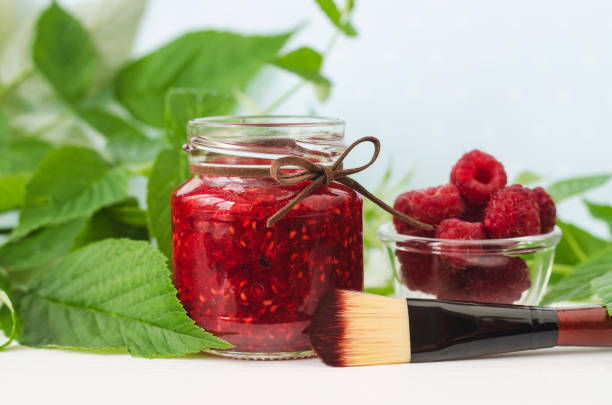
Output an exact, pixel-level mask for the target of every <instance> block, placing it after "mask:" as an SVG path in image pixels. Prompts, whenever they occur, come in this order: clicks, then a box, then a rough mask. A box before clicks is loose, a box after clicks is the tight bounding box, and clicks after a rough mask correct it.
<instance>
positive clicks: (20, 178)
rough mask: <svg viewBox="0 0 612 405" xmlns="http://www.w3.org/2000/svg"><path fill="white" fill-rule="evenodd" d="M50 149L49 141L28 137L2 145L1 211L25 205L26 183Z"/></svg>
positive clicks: (0, 160) (0, 169) (0, 158)
mask: <svg viewBox="0 0 612 405" xmlns="http://www.w3.org/2000/svg"><path fill="white" fill-rule="evenodd" d="M50 150H51V145H49V144H48V143H46V142H42V141H37V140H28V139H23V140H19V141H16V142H11V143H9V144H7V145H6V146H4V147H0V212H2V211H7V210H11V209H14V208H19V207H21V206H22V205H23V203H24V198H25V188H26V184H27V183H28V181H29V179H30V177H31V176H32V173H33V171H34V169H35V168H36V166H37V165H38V163H40V160H42V158H43V157H44V156H45V155H46V154H47V153H48V152H49V151H50Z"/></svg>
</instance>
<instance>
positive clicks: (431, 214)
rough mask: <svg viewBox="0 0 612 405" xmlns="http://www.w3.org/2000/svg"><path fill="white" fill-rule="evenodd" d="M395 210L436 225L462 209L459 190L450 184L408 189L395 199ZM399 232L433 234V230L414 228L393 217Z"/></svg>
mask: <svg viewBox="0 0 612 405" xmlns="http://www.w3.org/2000/svg"><path fill="white" fill-rule="evenodd" d="M394 207H395V209H396V210H398V211H401V212H403V213H404V214H406V215H408V216H410V217H413V218H415V219H417V220H419V221H421V222H424V223H426V224H430V225H437V224H439V223H440V222H441V221H442V220H444V219H447V218H457V217H459V216H460V215H461V214H462V213H463V210H464V205H463V201H462V200H461V195H460V193H459V190H457V188H456V187H455V186H453V185H452V184H445V185H443V186H438V187H430V188H426V189H424V190H414V191H408V192H406V193H403V194H400V195H399V196H398V197H397V198H396V199H395V204H394ZM393 223H394V224H395V229H396V230H397V231H398V232H399V233H403V234H406V235H417V236H433V234H434V231H424V230H421V229H418V228H414V227H412V226H410V225H409V224H407V223H405V222H404V221H402V220H401V219H398V218H393Z"/></svg>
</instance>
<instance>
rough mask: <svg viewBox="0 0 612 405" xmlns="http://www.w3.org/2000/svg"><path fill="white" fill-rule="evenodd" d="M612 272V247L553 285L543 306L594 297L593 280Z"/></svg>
mask: <svg viewBox="0 0 612 405" xmlns="http://www.w3.org/2000/svg"><path fill="white" fill-rule="evenodd" d="M610 271H612V247H609V248H607V249H605V250H604V251H603V252H601V253H599V254H597V255H595V256H594V257H592V258H590V259H589V260H587V261H586V262H584V263H582V264H581V265H579V266H577V267H576V268H575V269H574V271H573V272H572V273H570V274H569V275H568V276H566V277H565V278H563V279H562V280H561V281H559V282H558V283H557V284H555V285H553V286H552V287H551V288H550V289H549V291H548V292H547V293H546V295H545V296H544V299H543V305H547V304H551V303H554V302H560V301H576V300H585V299H588V298H589V297H591V296H592V295H593V291H592V290H591V280H593V279H595V278H597V277H600V276H602V275H604V274H606V273H608V272H610Z"/></svg>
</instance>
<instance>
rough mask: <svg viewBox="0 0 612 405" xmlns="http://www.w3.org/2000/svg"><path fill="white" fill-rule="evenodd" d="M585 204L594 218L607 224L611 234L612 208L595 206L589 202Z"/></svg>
mask: <svg viewBox="0 0 612 405" xmlns="http://www.w3.org/2000/svg"><path fill="white" fill-rule="evenodd" d="M585 204H586V205H587V208H588V209H589V212H590V213H591V215H592V216H593V217H594V218H597V219H599V220H601V221H604V222H605V223H606V224H608V227H609V229H610V232H611V233H612V206H610V205H601V204H595V203H592V202H589V201H585Z"/></svg>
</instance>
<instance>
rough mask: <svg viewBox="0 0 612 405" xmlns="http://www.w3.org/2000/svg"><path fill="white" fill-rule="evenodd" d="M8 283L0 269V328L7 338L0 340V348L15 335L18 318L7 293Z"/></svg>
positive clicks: (9, 342)
mask: <svg viewBox="0 0 612 405" xmlns="http://www.w3.org/2000/svg"><path fill="white" fill-rule="evenodd" d="M8 293H9V283H8V280H7V279H6V277H5V276H4V274H3V273H2V272H1V271H0V330H2V331H3V332H4V335H5V336H6V337H7V340H6V341H5V342H4V343H2V342H0V350H2V349H4V348H5V347H7V346H8V345H10V344H11V342H12V341H13V340H15V338H16V337H17V333H18V324H19V322H18V320H17V314H16V313H15V308H14V307H13V302H12V301H11V299H10V297H9V295H8Z"/></svg>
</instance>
